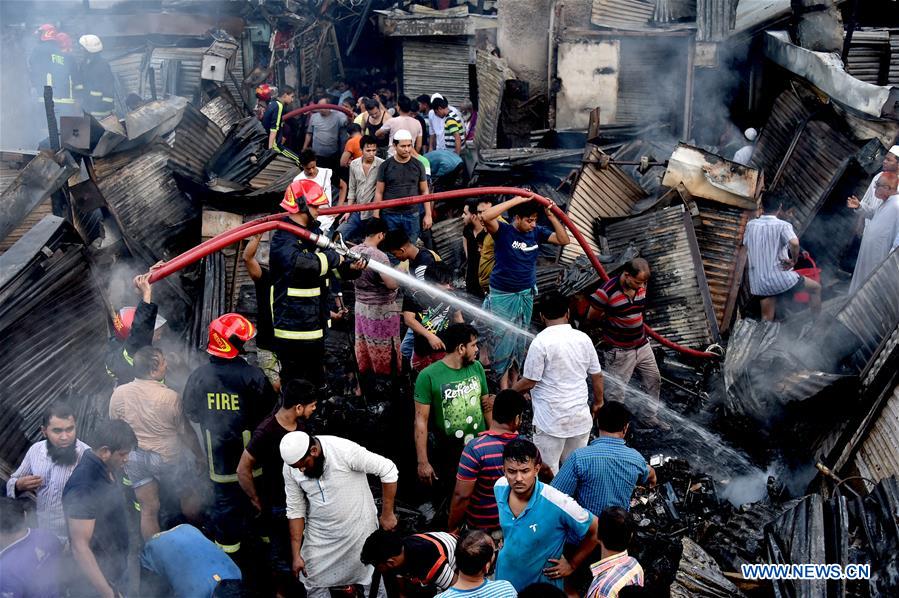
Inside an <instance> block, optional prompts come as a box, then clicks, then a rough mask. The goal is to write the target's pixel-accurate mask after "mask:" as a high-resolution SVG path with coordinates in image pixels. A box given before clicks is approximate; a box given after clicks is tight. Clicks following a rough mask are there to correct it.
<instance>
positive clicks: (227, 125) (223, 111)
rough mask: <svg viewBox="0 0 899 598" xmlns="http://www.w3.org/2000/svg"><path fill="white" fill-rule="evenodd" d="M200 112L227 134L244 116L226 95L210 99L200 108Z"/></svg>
mask: <svg viewBox="0 0 899 598" xmlns="http://www.w3.org/2000/svg"><path fill="white" fill-rule="evenodd" d="M200 112H202V113H203V114H205V115H206V117H207V118H208V119H209V120H211V121H212V122H214V123H215V124H216V125H218V126H219V128H220V129H221V130H222V133H224V134H225V135H227V134H228V131H230V130H231V127H233V126H234V125H235V124H237V123H238V122H239V121H240V119H242V118H243V117H244V115H243V114H242V113H241V112H240V110H239V109H238V108H237V106H235V105H234V104H233V103H231V101H230V100H229V99H228V98H226V97H224V96H218V97H216V98H213V99H211V100H209V101H208V102H206V103H205V104H204V105H203V107H202V108H200Z"/></svg>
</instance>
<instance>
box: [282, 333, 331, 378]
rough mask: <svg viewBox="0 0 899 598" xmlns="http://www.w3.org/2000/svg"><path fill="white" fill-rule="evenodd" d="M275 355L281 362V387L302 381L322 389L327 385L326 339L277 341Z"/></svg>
mask: <svg viewBox="0 0 899 598" xmlns="http://www.w3.org/2000/svg"><path fill="white" fill-rule="evenodd" d="M275 353H276V354H277V355H278V360H279V361H280V362H281V385H282V386H283V385H285V384H287V382H288V380H296V379H302V380H306V381H308V382H310V383H312V384H314V385H315V386H316V387H317V388H321V387H322V386H323V385H324V383H325V371H324V368H323V363H324V358H325V340H324V338H321V339H317V340H314V341H289V340H283V339H275Z"/></svg>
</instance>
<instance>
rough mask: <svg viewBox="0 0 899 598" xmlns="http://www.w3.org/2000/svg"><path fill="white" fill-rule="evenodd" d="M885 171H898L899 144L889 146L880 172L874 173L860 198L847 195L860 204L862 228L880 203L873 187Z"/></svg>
mask: <svg viewBox="0 0 899 598" xmlns="http://www.w3.org/2000/svg"><path fill="white" fill-rule="evenodd" d="M885 172H892V173H893V174H896V173H897V172H899V145H894V146H893V147H891V148H890V149H889V151H888V152H887V153H886V155H885V156H884V157H883V164H882V166H881V172H878V173H877V174H875V175H874V178H872V179H871V182H870V183H869V184H868V188H867V189H866V190H865V194H864V195H863V196H862V198H861V200H859V199H858V198H857V197H856V196H854V195H852V196H850V197H849V202H852V201H853V200H855V201H858V202H859V203H860V204H861V205H860V206H859V209H858V214H859V215H860V216H861V220H862V222H863V225H864V226H863V228H864V229H867V228H868V221H869V220H870V219H871V218H872V217H873V216H874V211H875V210H876V209H877V206H879V205H880V204H881V200H880V199H878V198H877V197H875V196H874V187H875V186H876V185H877V181H878V180H879V179H880V176H881V175H882V174H883V173H885Z"/></svg>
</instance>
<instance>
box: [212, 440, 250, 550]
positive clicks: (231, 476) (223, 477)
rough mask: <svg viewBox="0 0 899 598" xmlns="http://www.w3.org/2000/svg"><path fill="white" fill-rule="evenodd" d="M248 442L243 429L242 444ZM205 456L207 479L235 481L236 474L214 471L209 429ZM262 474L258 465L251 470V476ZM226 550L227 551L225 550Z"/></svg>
mask: <svg viewBox="0 0 899 598" xmlns="http://www.w3.org/2000/svg"><path fill="white" fill-rule="evenodd" d="M249 442H250V431H249V430H244V431H243V445H244V447H246V446H247V444H249ZM206 457H207V459H208V460H209V479H210V480H212V481H213V482H218V483H220V484H230V483H232V482H236V481H237V474H236V473H230V474H220V473H215V465H214V464H213V462H212V434H210V433H209V430H206ZM261 475H262V468H261V467H259V468H257V469H254V470H253V477H254V478H258V477H259V476H261ZM226 552H227V551H226Z"/></svg>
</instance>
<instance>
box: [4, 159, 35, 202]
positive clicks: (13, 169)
mask: <svg viewBox="0 0 899 598" xmlns="http://www.w3.org/2000/svg"><path fill="white" fill-rule="evenodd" d="M36 155H37V152H0V193H2V192H4V191H6V188H7V187H9V186H10V185H11V184H12V182H13V181H14V180H16V177H17V176H19V172H20V171H21V170H22V169H23V168H25V167H26V166H28V163H29V162H31V160H32V158H34V157H35V156H36Z"/></svg>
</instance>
